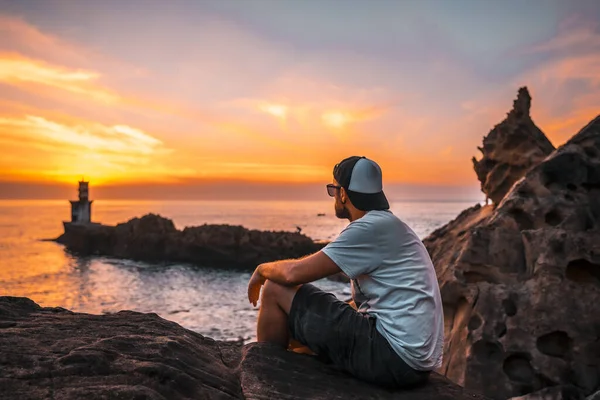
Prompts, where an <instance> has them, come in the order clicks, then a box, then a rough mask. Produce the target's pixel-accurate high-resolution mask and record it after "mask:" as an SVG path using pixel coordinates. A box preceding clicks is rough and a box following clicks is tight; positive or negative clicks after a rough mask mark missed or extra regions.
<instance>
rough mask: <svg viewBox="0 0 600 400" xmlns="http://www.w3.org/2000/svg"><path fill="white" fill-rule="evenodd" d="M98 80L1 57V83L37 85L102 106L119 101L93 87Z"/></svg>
mask: <svg viewBox="0 0 600 400" xmlns="http://www.w3.org/2000/svg"><path fill="white" fill-rule="evenodd" d="M99 76H100V74H98V73H97V72H93V71H85V70H73V69H67V68H64V67H59V66H54V65H50V64H48V63H45V62H43V61H40V60H32V59H28V58H25V57H22V56H20V55H17V54H6V53H5V54H0V82H3V83H6V84H9V85H15V86H19V87H20V86H27V85H30V86H31V84H39V85H45V86H50V87H53V88H57V89H61V90H66V91H68V92H72V93H77V94H81V95H85V96H87V97H89V98H92V99H94V100H98V101H101V102H104V103H114V102H116V101H118V100H119V96H117V95H116V94H114V93H111V92H110V91H108V90H106V89H102V88H101V87H98V86H96V85H95V81H97V79H98V78H99ZM34 89H35V88H34Z"/></svg>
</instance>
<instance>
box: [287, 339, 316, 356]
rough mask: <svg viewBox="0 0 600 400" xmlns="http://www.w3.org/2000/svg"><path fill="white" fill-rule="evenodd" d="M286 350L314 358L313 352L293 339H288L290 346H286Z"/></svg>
mask: <svg viewBox="0 0 600 400" xmlns="http://www.w3.org/2000/svg"><path fill="white" fill-rule="evenodd" d="M288 350H289V351H293V352H294V353H299V354H309V355H312V356H316V353H315V352H313V351H312V350H311V349H309V348H308V346H305V345H303V344H302V343H300V342H299V341H297V340H295V339H290V344H289V345H288Z"/></svg>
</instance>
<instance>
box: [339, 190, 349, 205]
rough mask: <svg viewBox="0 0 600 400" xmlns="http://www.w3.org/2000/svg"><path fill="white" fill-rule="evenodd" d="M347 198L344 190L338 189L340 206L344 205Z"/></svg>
mask: <svg viewBox="0 0 600 400" xmlns="http://www.w3.org/2000/svg"><path fill="white" fill-rule="evenodd" d="M347 198H348V194H347V193H346V189H344V188H340V202H341V203H342V204H346V199H347Z"/></svg>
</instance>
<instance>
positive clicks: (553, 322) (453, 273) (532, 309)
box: [424, 92, 600, 399]
mask: <svg viewBox="0 0 600 400" xmlns="http://www.w3.org/2000/svg"><path fill="white" fill-rule="evenodd" d="M524 96H525V94H524V92H521V93H520V96H519V100H517V103H519V102H525V103H526V104H525V106H519V104H516V105H515V110H513V111H512V112H511V113H513V114H514V116H513V117H511V116H510V115H509V118H507V121H517V120H518V118H519V116H518V115H517V114H515V113H516V110H519V109H521V110H528V109H529V107H528V103H529V100H528V96H526V97H524ZM522 112H524V111H522ZM521 118H525V117H523V116H522V115H521ZM525 120H529V119H528V117H527V118H525ZM513 123H514V122H513ZM501 125H502V124H501ZM493 132H494V131H492V133H493ZM500 132H501V131H497V136H496V137H500ZM528 132H529V135H531V138H529V139H528V137H527V136H522V137H521V139H520V143H533V144H536V145H531V146H530V145H524V144H523V145H522V146H523V147H520V146H514V147H513V146H508V148H507V146H504V147H497V148H496V149H495V150H493V149H492V153H493V154H494V159H495V160H506V163H507V164H506V165H512V164H511V163H510V162H509V161H510V160H521V161H518V163H517V164H518V165H521V167H520V168H521V169H518V168H517V169H512V168H508V167H507V169H506V171H511V170H514V171H522V170H524V169H528V168H529V167H528V166H527V164H526V163H524V160H525V159H530V160H531V163H534V162H535V161H536V160H538V161H539V160H540V158H542V157H544V154H545V153H546V152H547V151H548V149H549V148H550V147H549V146H548V144H547V140H546V139H545V138H541V137H540V135H541V132H539V131H538V130H535V131H533V130H529V131H528ZM491 135H492V134H490V136H491ZM490 136H488V138H486V139H485V140H484V143H485V141H486V140H487V141H489V138H490ZM505 143H508V139H507V140H506V141H505ZM536 146H537V147H536ZM508 150H510V151H509V152H508V154H502V153H501V151H508ZM518 151H522V152H523V153H522V154H517V152H518ZM515 165H516V164H515ZM496 166H497V165H496ZM477 168H478V166H477V164H476V170H477ZM478 174H479V171H478ZM490 174H491V173H490ZM490 174H488V175H487V176H488V181H487V182H489V178H490V176H491V175H493V174H491V175H490ZM517 175H518V173H514V174H513V173H508V172H507V173H506V174H503V176H504V177H505V178H503V179H502V180H501V182H505V183H503V184H499V185H497V186H496V188H495V189H493V188H492V189H493V190H491V191H490V192H488V193H489V194H490V197H492V199H493V200H494V201H495V202H497V203H498V204H497V206H494V205H489V206H483V207H482V206H480V205H476V206H474V207H472V208H470V209H467V210H465V211H463V212H462V213H461V214H460V215H459V216H458V217H457V218H456V219H455V220H453V221H451V222H450V223H448V224H447V225H446V226H444V227H442V228H440V229H438V230H436V231H435V232H433V233H432V234H431V235H430V236H429V237H427V238H426V239H425V240H424V243H425V245H426V247H427V249H428V250H429V253H430V255H431V257H432V260H433V262H434V265H435V266H436V272H437V276H438V280H439V282H440V288H441V293H442V299H443V303H444V313H445V323H446V327H445V334H446V342H445V346H444V363H443V367H442V369H441V371H440V372H441V373H443V374H444V375H446V376H447V377H448V378H450V379H451V380H453V381H454V382H456V383H458V384H460V385H464V386H465V387H467V388H472V389H475V390H480V391H482V392H483V393H484V394H487V395H489V396H490V397H493V398H497V399H505V398H508V397H511V396H520V395H523V394H526V393H530V392H534V391H540V390H542V389H544V388H545V387H550V386H558V387H556V388H554V389H553V391H554V392H556V393H575V392H576V393H578V395H580V396H583V395H590V394H591V393H593V392H595V391H597V390H599V389H600V116H599V117H597V118H596V119H594V120H593V121H592V122H591V123H590V124H588V125H587V126H586V127H584V128H583V129H582V130H581V131H580V132H579V133H578V134H576V135H575V136H574V137H573V138H572V139H571V140H569V141H568V142H567V143H566V144H564V145H563V146H561V147H560V148H559V149H558V150H556V151H554V152H553V153H552V154H551V155H550V156H548V157H547V158H545V159H544V160H542V161H541V162H539V163H538V164H537V165H535V166H533V167H531V168H530V169H529V171H528V172H527V173H526V174H525V175H524V177H523V178H522V179H521V180H519V181H518V182H516V183H515V184H514V185H513V184H512V182H513V181H514V180H515V179H517V178H518V176H517ZM492 186H493V185H492ZM511 186H512V187H511ZM508 189H510V190H508ZM506 190H508V193H507V194H506V195H503V192H505V191H506ZM499 200H501V201H499ZM531 398H542V397H531ZM543 398H547V397H543ZM553 398H554V397H553ZM556 398H559V397H556ZM572 398H576V397H572Z"/></svg>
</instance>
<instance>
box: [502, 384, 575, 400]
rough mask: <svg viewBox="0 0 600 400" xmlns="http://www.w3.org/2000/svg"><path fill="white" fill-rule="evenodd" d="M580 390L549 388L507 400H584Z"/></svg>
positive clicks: (563, 387) (570, 387)
mask: <svg viewBox="0 0 600 400" xmlns="http://www.w3.org/2000/svg"><path fill="white" fill-rule="evenodd" d="M584 399H585V398H584V396H583V395H582V394H581V389H578V388H577V387H575V386H571V385H567V386H551V387H548V388H546V389H542V390H538V391H537V392H534V393H529V394H526V395H525V396H519V397H511V398H510V399H509V400H584Z"/></svg>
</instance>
